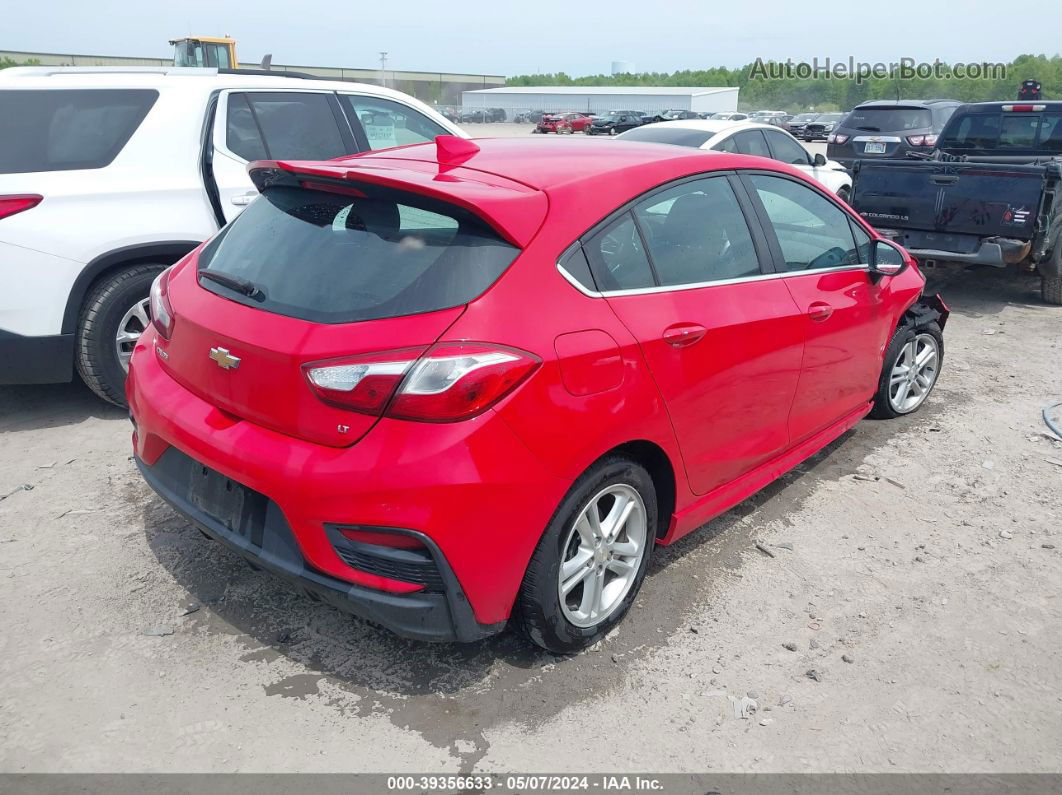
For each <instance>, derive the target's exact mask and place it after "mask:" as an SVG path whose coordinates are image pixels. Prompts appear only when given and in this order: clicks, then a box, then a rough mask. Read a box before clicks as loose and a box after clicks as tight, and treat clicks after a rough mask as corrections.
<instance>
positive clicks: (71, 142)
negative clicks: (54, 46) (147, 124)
mask: <svg viewBox="0 0 1062 795" xmlns="http://www.w3.org/2000/svg"><path fill="white" fill-rule="evenodd" d="M158 96H159V92H157V91H153V90H149V89H122V90H109V89H108V90H105V89H73V90H46V91H36V90H32V91H13V90H8V91H0V174H24V173H28V172H31V171H69V170H72V169H81V168H103V167H104V166H107V165H110V163H111V161H113V160H114V158H115V157H117V156H118V153H119V152H121V151H122V147H123V146H125V144H126V142H127V141H128V140H129V138H130V137H131V136H132V135H133V133H134V132H135V131H136V128H137V127H139V126H140V123H141V122H142V121H143V120H144V117H145V116H147V113H148V111H149V110H151V106H152V105H154V104H155V100H156V99H158Z"/></svg>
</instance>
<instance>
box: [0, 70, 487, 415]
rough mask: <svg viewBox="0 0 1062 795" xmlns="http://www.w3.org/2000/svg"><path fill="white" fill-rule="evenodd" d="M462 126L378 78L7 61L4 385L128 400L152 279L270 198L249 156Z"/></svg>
mask: <svg viewBox="0 0 1062 795" xmlns="http://www.w3.org/2000/svg"><path fill="white" fill-rule="evenodd" d="M443 134H450V135H460V136H463V137H467V136H465V133H463V132H462V131H461V130H460V129H459V128H457V127H455V126H454V125H453V124H452V123H451V122H449V121H447V120H446V119H445V118H443V117H442V116H441V115H440V114H438V113H436V112H435V111H433V110H432V109H430V108H429V107H428V106H427V105H425V104H423V103H422V102H419V101H417V100H415V99H413V98H412V97H410V96H407V95H405V94H402V93H399V92H397V91H391V90H389V89H386V88H381V87H378V86H370V85H363V84H359V83H344V82H328V81H323V80H316V79H312V78H309V77H305V78H304V77H297V76H290V75H288V76H284V75H283V73H281V74H280V75H270V74H269V73H266V72H262V73H253V72H247V71H241V70H233V71H228V72H226V71H224V70H222V71H220V72H219V70H217V69H193V68H151V67H145V68H125V67H113V68H47V67H24V68H23V67H15V68H10V69H4V70H0V384H19V383H21V384H25V383H56V382H61V381H69V380H70V379H71V378H72V376H73V370H74V368H75V367H76V368H77V371H78V372H79V373H80V374H81V377H82V378H83V379H84V381H85V383H86V384H88V385H89V387H91V388H92V390H93V391H95V392H96V393H97V394H99V395H100V396H101V397H103V398H105V399H107V400H110V401H112V402H114V403H118V404H120V405H124V403H125V394H124V381H125V372H126V370H127V369H128V363H129V356H130V354H131V352H132V349H133V344H134V343H135V342H136V339H137V337H138V336H139V335H140V332H141V331H143V329H144V327H145V326H146V324H147V322H148V316H147V297H148V289H149V287H150V285H151V282H152V280H153V279H154V278H155V276H156V275H157V274H158V272H159V271H161V270H162V269H163V268H164V267H166V266H167V265H170V264H172V263H174V262H176V261H177V260H178V259H180V258H181V257H182V256H183V255H185V254H187V253H188V252H189V251H191V250H192V249H193V248H195V247H196V246H197V245H199V243H201V242H202V241H204V240H206V239H207V238H209V237H210V236H211V235H213V234H214V233H215V232H216V231H217V230H218V229H219V228H220V227H221V226H223V225H224V224H225V223H227V222H228V221H231V220H232V219H233V218H234V217H235V216H236V215H237V214H238V213H239V212H240V211H241V210H242V209H243V208H244V207H245V206H246V205H247V204H249V203H250V202H251V201H252V200H253V199H254V198H255V196H257V193H256V191H255V189H254V185H253V184H252V183H251V180H250V178H249V177H248V176H247V172H246V165H247V163H248V161H251V160H264V159H272V160H277V159H283V160H297V159H311V160H322V159H327V158H332V157H338V156H340V155H345V154H352V153H355V152H360V151H365V150H368V149H381V148H385V147H389V146H399V145H402V144H408V143H419V142H422V141H429V140H432V139H434V137H435V136H436V135H443Z"/></svg>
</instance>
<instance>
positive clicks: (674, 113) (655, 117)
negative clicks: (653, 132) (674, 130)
mask: <svg viewBox="0 0 1062 795" xmlns="http://www.w3.org/2000/svg"><path fill="white" fill-rule="evenodd" d="M702 118H704V117H703V116H701V114H699V113H694V112H693V111H692V110H662V111H660V112H659V113H648V114H646V115H644V116H642V124H653V123H655V122H660V121H678V120H680V119H702Z"/></svg>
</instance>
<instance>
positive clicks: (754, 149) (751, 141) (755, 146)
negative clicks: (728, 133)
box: [734, 130, 771, 157]
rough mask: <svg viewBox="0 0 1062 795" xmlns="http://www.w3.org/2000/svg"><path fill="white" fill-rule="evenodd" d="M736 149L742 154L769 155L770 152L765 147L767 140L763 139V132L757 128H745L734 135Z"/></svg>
mask: <svg viewBox="0 0 1062 795" xmlns="http://www.w3.org/2000/svg"><path fill="white" fill-rule="evenodd" d="M734 143H735V144H736V145H737V150H738V152H740V153H741V154H743V155H757V156H758V157H770V156H771V152H770V150H769V149H768V148H767V142H766V141H765V140H763V133H762V132H760V131H759V130H746V131H745V132H739V133H738V134H737V135H735V136H734Z"/></svg>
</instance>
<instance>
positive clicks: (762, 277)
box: [557, 261, 870, 298]
mask: <svg viewBox="0 0 1062 795" xmlns="http://www.w3.org/2000/svg"><path fill="white" fill-rule="evenodd" d="M557 270H558V271H560V274H561V276H563V277H564V278H565V279H567V281H568V282H569V283H570V284H571V285H572V286H573V287H574V288H575V289H576V290H578V291H579V292H581V293H582V294H583V295H585V296H588V297H590V298H618V297H622V296H628V295H653V294H655V293H673V292H679V291H683V290H700V289H703V288H705V287H725V286H727V285H731V284H745V283H746V282H762V281H769V280H771V279H785V278H787V277H791V276H809V275H815V274H823V273H840V272H842V271H866V272H868V273H869V272H870V265H869V264H859V265H835V266H834V267H832V268H814V269H811V270H803V271H783V272H782V273H758V274H756V275H755V276H741V277H738V278H736V279H717V280H715V281H710V282H694V283H692V284H674V285H670V284H669V285H664V286H661V287H635V288H631V289H629V290H605V291H604V292H599V291H597V290H591V289H589V288H588V287H586V286H585V285H584V284H583V283H582V282H580V281H579V280H578V279H576V278H575V277H574V276H572V274H570V273H568V271H566V270H565V269H564V266H563V265H561V264H560V262H559V261H558V262H557Z"/></svg>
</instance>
